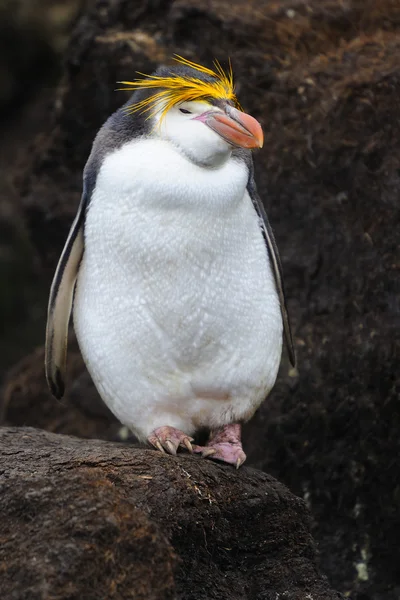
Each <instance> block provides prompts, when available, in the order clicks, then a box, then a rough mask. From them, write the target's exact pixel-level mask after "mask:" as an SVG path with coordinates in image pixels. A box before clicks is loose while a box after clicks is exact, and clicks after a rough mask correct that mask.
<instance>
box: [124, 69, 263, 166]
mask: <svg viewBox="0 0 400 600" xmlns="http://www.w3.org/2000/svg"><path fill="white" fill-rule="evenodd" d="M176 60H177V62H178V63H179V64H178V65H177V66H175V67H160V68H159V69H158V70H157V71H156V72H155V73H153V74H152V75H149V76H146V78H145V79H142V80H138V81H134V82H121V83H124V84H125V85H127V86H130V87H128V89H135V90H138V91H137V92H135V94H133V96H132V98H131V100H130V101H129V102H128V104H127V105H126V107H125V109H126V110H127V112H128V113H141V115H142V116H143V117H144V118H145V119H146V120H149V121H150V122H151V123H150V132H151V133H150V135H151V136H152V137H158V138H161V139H163V140H166V141H167V142H169V143H171V144H172V145H173V146H174V147H175V148H177V149H178V150H179V151H180V152H181V153H183V154H184V155H185V156H186V157H187V158H188V159H189V160H191V161H192V162H194V163H196V164H198V165H200V166H207V167H217V166H219V165H221V164H223V163H224V162H225V161H226V160H228V158H229V157H230V156H231V153H232V150H233V149H234V148H235V147H239V148H246V149H252V148H261V147H262V144H263V133H262V129H261V125H260V124H259V123H258V121H256V119H254V118H253V117H251V116H250V115H248V114H246V113H244V112H243V111H241V110H240V107H239V103H238V101H237V99H236V95H235V93H234V88H233V78H232V72H230V73H229V74H228V75H227V74H225V72H224V71H223V70H222V68H221V66H220V65H219V63H215V66H216V70H215V71H212V70H211V69H207V68H206V67H202V66H201V65H198V64H196V63H193V62H191V61H188V60H186V59H183V58H181V57H178V58H177V59H176Z"/></svg>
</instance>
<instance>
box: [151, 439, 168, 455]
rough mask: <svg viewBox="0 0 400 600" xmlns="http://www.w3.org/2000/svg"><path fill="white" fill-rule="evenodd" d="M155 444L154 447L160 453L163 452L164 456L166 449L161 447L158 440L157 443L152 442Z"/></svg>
mask: <svg viewBox="0 0 400 600" xmlns="http://www.w3.org/2000/svg"><path fill="white" fill-rule="evenodd" d="M151 443H152V444H153V446H155V447H156V448H157V450H159V451H160V452H162V453H163V454H165V450H164V448H163V447H162V446H161V444H160V442H159V441H158V440H156V441H155V442H151Z"/></svg>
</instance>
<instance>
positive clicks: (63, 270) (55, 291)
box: [45, 191, 87, 398]
mask: <svg viewBox="0 0 400 600" xmlns="http://www.w3.org/2000/svg"><path fill="white" fill-rule="evenodd" d="M86 206H87V195H86V193H85V191H84V193H83V195H82V200H81V203H80V205H79V209H78V213H77V215H76V217H75V220H74V222H73V224H72V227H71V230H70V232H69V235H68V238H67V241H66V243H65V246H64V249H63V251H62V254H61V257H60V260H59V262H58V265H57V269H56V272H55V275H54V279H53V283H52V285H51V290H50V299H49V306H48V313H47V328H46V353H45V369H46V378H47V383H48V385H49V388H50V390H51V393H52V394H53V396H55V397H56V398H62V396H63V395H64V387H65V384H64V381H65V370H66V362H67V344H68V325H69V320H70V316H71V310H72V302H73V297H74V290H75V283H76V278H77V276H78V271H79V265H80V262H81V259H82V255H83V249H84V237H83V228H84V220H85V211H86Z"/></svg>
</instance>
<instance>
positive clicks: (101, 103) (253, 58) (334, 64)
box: [2, 0, 400, 600]
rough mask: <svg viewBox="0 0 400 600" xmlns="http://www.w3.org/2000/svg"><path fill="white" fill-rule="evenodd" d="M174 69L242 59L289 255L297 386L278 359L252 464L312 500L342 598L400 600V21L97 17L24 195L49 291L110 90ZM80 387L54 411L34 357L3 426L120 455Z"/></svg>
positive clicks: (196, 1)
mask: <svg viewBox="0 0 400 600" xmlns="http://www.w3.org/2000/svg"><path fill="white" fill-rule="evenodd" d="M174 52H176V53H178V54H182V55H183V56H186V57H188V58H193V59H195V60H198V61H200V62H204V63H207V64H211V63H212V59H213V58H215V57H217V58H218V59H219V60H220V61H221V62H222V63H223V64H224V61H225V60H226V58H227V57H228V56H230V57H231V59H232V63H233V67H234V72H235V75H236V82H237V90H238V96H239V98H240V101H241V103H242V105H243V106H244V107H245V109H246V110H248V111H249V112H250V113H251V114H253V115H254V116H255V117H257V118H258V119H259V120H260V121H261V122H262V124H263V128H264V133H265V145H264V148H263V150H262V151H261V152H259V153H257V155H256V174H257V181H258V186H259V190H260V193H261V195H262V197H263V198H264V200H265V205H266V207H267V209H268V212H269V215H270V219H271V222H272V224H273V226H274V229H275V233H276V238H277V241H278V244H279V247H280V250H281V255H282V261H283V267H284V272H285V275H286V287H287V292H288V297H289V309H290V312H291V314H292V320H293V325H294V332H295V337H296V347H297V355H298V371H295V370H291V369H290V368H289V364H288V361H287V358H286V357H284V360H283V363H282V369H281V373H280V377H279V379H278V382H277V385H276V387H275V389H274V391H273V393H272V394H271V396H270V398H269V399H268V401H267V402H265V403H264V405H263V406H262V408H261V409H260V411H259V412H258V414H257V415H256V417H255V418H254V419H253V420H252V421H251V422H250V423H249V424H248V425H247V426H246V429H245V449H246V451H247V453H248V464H251V465H254V466H257V467H259V468H261V469H263V470H265V471H268V472H270V473H272V474H274V475H275V476H277V477H278V478H279V479H280V480H282V481H283V482H285V483H286V484H287V485H289V486H290V488H291V489H292V490H293V491H294V492H295V493H297V494H299V495H300V496H302V497H303V498H304V499H305V500H306V501H307V503H308V504H309V506H310V508H311V511H312V514H313V517H314V527H313V533H314V535H315V537H316V539H317V540H318V541H319V548H320V552H321V560H322V566H323V570H324V572H325V573H326V574H327V575H328V576H329V578H330V581H331V583H332V585H334V587H336V588H338V589H340V590H342V591H343V592H345V593H347V594H348V595H350V594H351V595H352V597H353V598H354V599H356V600H397V599H398V596H399V593H400V570H399V567H398V565H399V564H400V552H399V545H398V539H399V536H400V516H399V515H400V511H399V510H398V507H399V490H400V477H399V466H398V456H399V454H400V452H399V451H400V442H399V436H398V431H399V426H400V416H399V415H400V411H399V408H398V398H399V396H400V375H399V369H398V365H399V360H400V349H399V334H398V332H399V326H400V316H399V315H400V310H399V309H400V307H399V298H400V278H399V275H398V273H399V268H400V251H399V233H398V232H399V227H400V203H399V197H400V171H399V165H400V109H399V102H398V98H399V93H400V4H399V3H398V2H397V1H393V0H381V1H379V2H378V1H376V2H368V3H366V2H364V1H362V0H349V1H348V2H339V1H336V0H312V1H310V2H305V1H302V0H296V1H295V0H293V1H290V0H288V1H286V0H285V1H283V0H282V1H281V2H267V1H266V0H265V1H261V0H257V1H256V0H229V1H228V0H212V1H210V2H207V3H205V2H204V1H202V0H185V1H183V0H170V1H168V2H154V1H151V0H141V1H140V2H139V1H138V2H125V1H123V0H101V1H100V0H98V1H96V2H93V4H92V8H91V9H90V10H89V12H88V13H87V14H86V15H85V16H84V17H83V18H82V19H81V20H80V21H79V23H78V25H77V27H76V29H75V31H74V33H73V36H72V39H71V43H70V46H69V49H68V51H67V54H66V63H65V72H64V76H63V79H62V82H61V84H60V86H59V88H58V91H57V93H56V97H55V100H54V107H55V110H54V115H53V121H52V123H51V126H49V130H48V133H47V135H45V136H43V137H42V138H41V139H40V141H38V142H37V149H36V153H35V155H34V157H33V163H34V164H33V168H32V170H31V171H30V172H29V174H28V176H25V177H23V178H22V179H20V180H19V182H18V186H19V187H18V189H19V190H20V192H21V197H22V205H21V206H20V207H19V208H20V209H21V210H22V211H23V214H24V216H25V219H26V227H27V229H28V231H29V233H30V239H31V243H32V244H33V246H34V247H35V250H36V251H37V252H38V255H39V256H40V257H41V260H42V265H43V266H44V269H45V274H44V275H43V276H42V280H43V281H45V280H46V281H49V279H50V276H51V273H52V272H53V270H54V267H55V264H56V260H57V258H58V256H59V253H60V251H61V247H62V245H63V243H64V239H65V237H66V235H67V231H68V228H69V225H70V223H71V221H72V218H73V215H74V213H75V210H76V207H77V204H78V201H79V196H80V191H81V175H82V168H83V165H84V162H85V160H86V158H87V155H88V152H89V150H90V144H91V141H92V139H93V137H94V134H95V132H96V130H97V128H98V127H99V126H100V125H101V123H102V122H103V121H104V120H105V119H106V117H107V116H108V115H109V114H110V112H111V111H112V110H114V109H115V108H116V107H117V106H119V105H120V104H122V103H123V102H124V100H125V96H124V94H123V92H115V91H114V89H115V87H116V85H115V82H116V81H117V80H121V79H130V78H132V77H135V71H143V72H150V71H151V70H152V69H153V68H154V67H155V66H156V65H158V64H159V63H160V62H162V61H166V60H170V57H171V55H172V54H173V53H174ZM43 330H44V324H43ZM28 372H30V373H32V377H33V379H32V381H34V382H35V387H34V389H35V394H32V393H31V392H32V390H33V387H32V388H29V385H28V383H29V381H31V380H30V379H29V376H28V375H26V378H24V377H22V375H21V373H26V374H27V373H28ZM83 372H84V371H83V365H82V363H81V362H80V359H79V356H78V354H77V353H76V352H75V353H74V358H73V359H72V360H71V362H70V383H69V385H70V388H69V392H68V393H69V394H71V393H72V390H73V389H75V392H76V396H75V398H76V399H78V400H77V401H72V402H68V401H66V402H65V404H63V405H62V406H61V408H60V405H58V404H51V400H50V397H49V395H48V392H47V391H46V390H45V381H44V377H43V378H41V373H42V355H41V351H38V353H37V354H35V355H31V356H30V357H27V358H26V359H25V361H24V362H23V363H22V364H20V365H19V366H17V367H16V368H15V369H14V370H13V371H12V373H11V374H10V375H9V377H8V379H7V382H6V386H5V388H4V389H5V390H8V391H7V394H3V400H2V402H3V413H2V414H3V422H4V423H7V424H18V425H21V424H28V425H35V426H40V427H44V428H49V429H51V430H52V431H59V432H60V431H61V432H64V433H74V434H76V435H80V436H81V435H82V436H86V437H90V436H92V435H93V436H96V437H99V436H101V437H109V438H111V439H115V435H116V430H115V429H113V427H117V426H116V425H115V424H114V425H112V424H111V425H110V422H109V421H108V419H107V418H105V417H104V418H103V417H101V418H99V416H98V415H97V412H96V411H97V409H96V408H95V407H96V405H97V404H96V403H97V395H96V394H95V393H94V392H93V391H89V390H88V388H87V386H86V387H82V388H81V387H80V386H81V385H82V379H79V381H78V378H81V377H83V378H85V377H86V376H85V375H83ZM19 377H22V379H23V381H25V382H26V386H25V387H23V386H19V385H18V378H19ZM83 383H84V380H83ZM83 389H84V390H85V392H84V394H85V402H82V405H80V404H79V395H80V393H81V392H80V390H83ZM35 399H36V400H37V402H35ZM46 411H49V413H48V419H46ZM53 411H54V412H53ZM58 411H61V412H63V415H64V416H63V417H62V418H61V417H59V413H58ZM93 412H95V413H96V415H95V416H93ZM56 413H57V414H56ZM39 415H40V416H39ZM55 415H56V416H55ZM57 419H61V420H57Z"/></svg>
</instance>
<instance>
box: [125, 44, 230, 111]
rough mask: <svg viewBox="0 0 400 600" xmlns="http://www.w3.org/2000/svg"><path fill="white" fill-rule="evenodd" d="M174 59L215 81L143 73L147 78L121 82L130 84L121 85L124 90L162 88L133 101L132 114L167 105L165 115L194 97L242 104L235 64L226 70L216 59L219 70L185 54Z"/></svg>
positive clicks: (215, 64)
mask: <svg viewBox="0 0 400 600" xmlns="http://www.w3.org/2000/svg"><path fill="white" fill-rule="evenodd" d="M174 60H175V61H176V62H178V63H180V64H181V65H185V66H187V67H191V68H192V69H195V70H196V71H199V72H200V73H204V74H206V75H210V76H211V77H212V78H213V81H212V82H209V81H202V80H201V79H198V78H197V77H192V76H187V75H178V76H172V77H161V76H159V75H146V74H144V73H139V75H143V76H144V77H145V79H136V80H134V81H119V82H118V83H121V84H123V85H125V86H127V87H125V88H119V89H122V90H138V89H141V90H144V89H159V90H160V91H158V92H156V93H154V94H152V95H151V96H149V97H148V98H145V99H144V100H142V101H140V102H136V103H135V104H131V105H130V106H128V107H127V108H126V110H127V111H128V112H129V113H133V112H148V111H151V110H152V109H153V112H152V113H151V114H150V115H149V117H151V116H153V114H154V113H155V112H157V106H159V105H160V104H161V105H162V106H163V109H162V117H163V116H164V115H165V114H166V113H167V112H168V110H169V109H170V108H172V106H175V105H176V104H181V103H182V102H190V101H192V100H206V99H207V98H214V99H216V100H219V99H220V100H231V101H233V102H234V103H235V104H236V106H239V103H238V101H237V98H236V95H235V91H234V86H233V73H232V67H231V65H230V64H229V72H228V73H225V71H224V70H223V68H222V67H221V65H220V64H219V62H218V61H217V60H215V61H214V66H215V71H213V70H212V69H208V68H207V67H203V66H202V65H199V64H197V63H195V62H193V61H191V60H187V59H186V58H183V57H182V56H179V55H176V56H175V57H174Z"/></svg>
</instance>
